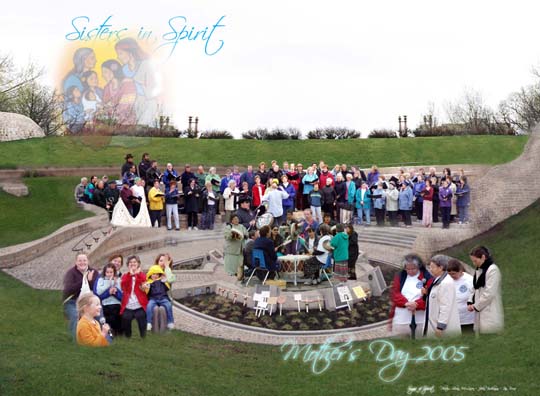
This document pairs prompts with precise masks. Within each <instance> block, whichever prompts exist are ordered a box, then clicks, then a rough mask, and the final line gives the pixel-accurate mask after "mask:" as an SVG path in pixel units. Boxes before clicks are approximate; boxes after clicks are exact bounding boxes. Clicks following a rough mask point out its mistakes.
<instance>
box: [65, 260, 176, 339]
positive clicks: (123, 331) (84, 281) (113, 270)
mask: <svg viewBox="0 0 540 396" xmlns="http://www.w3.org/2000/svg"><path fill="white" fill-rule="evenodd" d="M123 261H124V259H123V257H122V255H119V254H116V255H113V256H111V257H110V258H109V260H108V262H107V264H106V265H105V266H104V267H103V269H102V270H98V269H94V268H92V267H91V266H90V265H89V261H88V256H87V255H86V254H83V253H80V254H78V255H77V256H76V258H75V265H74V266H73V267H71V268H70V269H69V270H68V271H67V272H66V274H65V276H64V291H63V298H64V302H63V305H64V314H65V316H66V318H67V320H68V324H69V331H70V334H71V335H72V337H73V339H74V340H76V341H77V343H79V344H81V345H87V346H107V345H108V344H109V343H110V342H111V341H112V337H113V336H119V335H123V336H125V337H127V338H130V337H131V322H132V321H133V320H136V322H137V325H138V328H139V333H140V336H141V337H145V335H146V331H147V330H152V323H153V319H154V318H153V314H154V308H155V307H163V308H164V309H165V312H166V317H167V328H169V329H172V328H174V318H173V312H172V302H171V301H172V300H171V297H170V290H171V284H172V283H173V282H174V281H175V280H176V277H175V275H174V274H173V272H172V258H171V257H170V255H168V254H159V255H158V256H157V257H156V259H155V261H154V264H153V265H152V266H151V267H150V268H149V270H148V272H146V273H144V272H143V271H142V269H141V261H140V259H139V257H138V256H129V257H128V258H127V272H125V273H122V267H123Z"/></svg>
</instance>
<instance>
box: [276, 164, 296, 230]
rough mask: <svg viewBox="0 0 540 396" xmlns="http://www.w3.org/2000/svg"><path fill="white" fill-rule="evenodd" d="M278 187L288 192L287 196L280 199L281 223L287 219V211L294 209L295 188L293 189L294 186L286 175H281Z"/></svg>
mask: <svg viewBox="0 0 540 396" xmlns="http://www.w3.org/2000/svg"><path fill="white" fill-rule="evenodd" d="M279 189H280V190H283V191H285V192H286V193H287V194H289V196H288V197H287V198H285V199H283V200H282V206H283V215H282V216H281V218H280V219H279V224H280V225H281V224H283V223H285V222H286V221H287V212H288V211H294V201H295V197H296V190H295V189H294V186H293V185H292V184H290V183H289V178H288V177H287V175H283V176H281V185H280V186H279Z"/></svg>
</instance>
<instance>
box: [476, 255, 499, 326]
mask: <svg viewBox="0 0 540 396" xmlns="http://www.w3.org/2000/svg"><path fill="white" fill-rule="evenodd" d="M469 255H470V257H471V261H472V263H473V264H474V265H475V267H476V271H475V273H474V278H473V286H474V294H472V296H471V299H470V300H469V303H468V307H467V308H468V310H469V311H470V312H475V313H476V318H475V323H474V329H475V331H477V332H480V333H482V334H488V333H499V332H501V331H502V330H503V328H504V312H503V305H502V295H501V271H500V270H499V267H497V265H495V263H494V262H493V259H492V257H491V254H490V252H489V250H488V248H486V247H484V246H478V247H475V248H473V249H472V250H471V252H470V253H469Z"/></svg>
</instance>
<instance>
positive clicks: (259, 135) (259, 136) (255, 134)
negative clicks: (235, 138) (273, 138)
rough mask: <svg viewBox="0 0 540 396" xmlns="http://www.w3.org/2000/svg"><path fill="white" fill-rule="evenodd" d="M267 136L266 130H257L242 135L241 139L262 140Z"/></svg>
mask: <svg viewBox="0 0 540 396" xmlns="http://www.w3.org/2000/svg"><path fill="white" fill-rule="evenodd" d="M267 135H268V129H266V128H258V129H254V130H250V131H247V132H244V133H242V139H253V140H264V139H266V136H267Z"/></svg>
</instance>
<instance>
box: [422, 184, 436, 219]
mask: <svg viewBox="0 0 540 396" xmlns="http://www.w3.org/2000/svg"><path fill="white" fill-rule="evenodd" d="M434 192H435V189H434V188H433V186H432V184H431V180H430V179H426V188H424V190H423V191H422V192H421V193H420V194H421V195H422V198H424V203H423V215H422V225H424V226H425V227H428V228H431V224H432V223H433V196H434Z"/></svg>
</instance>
